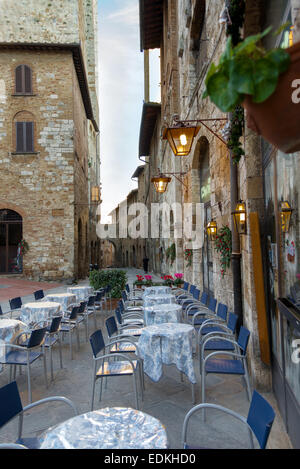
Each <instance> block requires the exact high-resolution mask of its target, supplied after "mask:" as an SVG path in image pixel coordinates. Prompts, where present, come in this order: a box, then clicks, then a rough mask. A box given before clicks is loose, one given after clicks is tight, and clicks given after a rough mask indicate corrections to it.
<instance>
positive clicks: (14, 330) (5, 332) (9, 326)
mask: <svg viewBox="0 0 300 469" xmlns="http://www.w3.org/2000/svg"><path fill="white" fill-rule="evenodd" d="M25 330H27V325H26V324H25V323H24V322H22V321H18V320H17V319H6V318H1V319H0V344H1V345H3V344H5V343H10V344H12V343H13V342H14V340H15V338H16V337H17V336H18V335H19V334H20V333H21V332H23V331H25ZM4 354H5V347H2V346H1V347H0V357H1V356H3V355H4ZM1 370H2V365H0V371H1Z"/></svg>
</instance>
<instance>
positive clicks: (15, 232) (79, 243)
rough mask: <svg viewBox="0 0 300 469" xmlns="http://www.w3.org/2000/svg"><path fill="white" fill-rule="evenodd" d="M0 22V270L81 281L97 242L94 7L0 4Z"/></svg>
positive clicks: (88, 2)
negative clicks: (22, 244)
mask: <svg viewBox="0 0 300 469" xmlns="http://www.w3.org/2000/svg"><path fill="white" fill-rule="evenodd" d="M0 22H1V24H0V26H1V27H0V29H1V33H0V67H1V79H0V89H1V93H0V95H1V96H0V115H1V129H0V130H1V132H0V171H1V180H2V184H1V189H0V231H1V235H0V252H1V254H0V273H5V274H7V273H20V272H23V274H24V276H26V277H27V278H32V279H47V280H59V279H71V278H74V277H75V278H76V277H77V278H78V277H79V278H81V277H84V276H85V275H86V274H87V272H88V266H89V263H90V261H91V250H92V249H93V250H95V244H94V243H96V242H97V237H96V233H95V223H94V222H91V221H90V220H91V217H90V216H91V215H92V216H96V215H94V212H95V209H94V208H93V207H92V206H90V187H91V185H97V186H99V179H100V174H99V145H98V131H99V129H98V127H99V118H98V101H97V86H98V77H97V72H96V71H97V3H96V1H94V0H72V1H69V2H67V3H66V2H62V1H59V0H55V1H52V2H51V3H50V2H47V1H44V0H38V1H28V0H24V1H20V2H18V4H12V3H11V2H9V1H8V2H6V1H4V2H2V3H1V20H0ZM4 182H5V183H4ZM90 212H91V213H90ZM21 240H25V241H26V243H27V245H28V247H29V250H28V251H27V252H26V254H24V255H23V256H22V255H21V256H20V249H18V246H20V241H21ZM92 243H93V244H92ZM20 257H21V258H20Z"/></svg>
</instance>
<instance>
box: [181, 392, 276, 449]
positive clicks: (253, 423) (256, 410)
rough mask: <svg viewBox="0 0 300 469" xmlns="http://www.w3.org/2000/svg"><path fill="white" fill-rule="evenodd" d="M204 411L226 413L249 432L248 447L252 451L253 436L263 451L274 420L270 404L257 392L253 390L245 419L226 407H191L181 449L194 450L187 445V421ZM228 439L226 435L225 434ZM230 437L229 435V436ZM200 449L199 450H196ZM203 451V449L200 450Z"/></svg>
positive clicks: (184, 423)
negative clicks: (249, 446) (210, 410)
mask: <svg viewBox="0 0 300 469" xmlns="http://www.w3.org/2000/svg"><path fill="white" fill-rule="evenodd" d="M206 409H216V410H219V411H220V412H223V413H226V414H227V415H230V416H231V417H233V418H235V419H237V420H239V421H240V422H242V423H243V424H244V425H245V426H246V427H247V428H248V431H249V436H250V445H251V448H252V449H254V441H253V435H254V436H255V437H256V439H257V442H258V444H259V447H260V449H265V448H266V445H267V442H268V438H269V435H270V431H271V428H272V425H273V422H274V419H275V412H274V410H273V408H272V407H271V406H270V404H269V403H268V402H267V401H266V400H265V399H264V398H263V397H262V396H261V395H260V394H259V393H258V392H257V391H255V390H254V392H253V395H252V399H251V404H250V407H249V412H248V415H247V418H245V417H243V416H242V415H240V414H238V413H237V412H234V411H233V410H230V409H228V408H226V407H223V406H220V405H216V404H206V403H204V404H199V405H197V406H195V407H193V408H192V409H191V410H190V411H189V412H188V413H187V414H186V416H185V419H184V422H183V429H182V448H183V449H192V448H193V449H196V448H195V447H194V446H193V447H191V446H189V445H188V444H187V433H188V424H189V420H190V418H191V417H192V415H194V414H195V413H196V412H198V411H199V410H200V411H202V410H203V411H205V410H206ZM226 436H227V437H228V433H226ZM229 436H230V435H229ZM198 449H200V448H198ZM202 449H204V448H202Z"/></svg>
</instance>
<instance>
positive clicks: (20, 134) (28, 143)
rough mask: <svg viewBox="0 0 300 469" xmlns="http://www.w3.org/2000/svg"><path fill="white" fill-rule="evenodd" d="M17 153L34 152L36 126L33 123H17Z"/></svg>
mask: <svg viewBox="0 0 300 469" xmlns="http://www.w3.org/2000/svg"><path fill="white" fill-rule="evenodd" d="M15 124H16V152H17V153H33V152H34V143H33V142H34V133H33V132H34V125H33V122H16V123H15Z"/></svg>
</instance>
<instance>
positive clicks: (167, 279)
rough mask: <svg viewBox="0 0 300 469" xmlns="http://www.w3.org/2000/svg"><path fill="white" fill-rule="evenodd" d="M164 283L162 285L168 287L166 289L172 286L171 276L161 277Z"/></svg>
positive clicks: (172, 279)
mask: <svg viewBox="0 0 300 469" xmlns="http://www.w3.org/2000/svg"><path fill="white" fill-rule="evenodd" d="M161 278H162V279H163V281H164V285H166V286H168V287H171V286H172V285H173V282H174V278H173V277H172V275H164V276H163V277H161Z"/></svg>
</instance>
